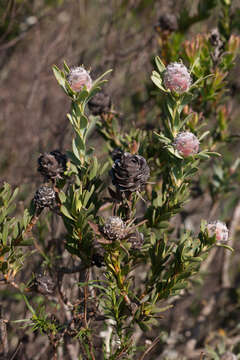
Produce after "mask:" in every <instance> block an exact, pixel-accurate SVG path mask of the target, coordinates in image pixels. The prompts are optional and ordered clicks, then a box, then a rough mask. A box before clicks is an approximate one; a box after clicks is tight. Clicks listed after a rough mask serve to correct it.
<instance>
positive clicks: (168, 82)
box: [163, 62, 192, 94]
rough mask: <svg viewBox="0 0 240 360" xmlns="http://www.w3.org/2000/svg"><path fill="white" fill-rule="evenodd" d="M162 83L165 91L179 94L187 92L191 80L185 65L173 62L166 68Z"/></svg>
mask: <svg viewBox="0 0 240 360" xmlns="http://www.w3.org/2000/svg"><path fill="white" fill-rule="evenodd" d="M163 82H164V86H165V88H166V89H169V90H171V91H175V92H176V93H179V94H181V93H184V92H186V91H188V90H189V88H190V86H191V83H192V79H191V76H190V74H189V72H188V69H187V68H186V66H185V65H183V64H182V63H177V62H174V63H171V64H169V65H168V66H167V68H166V70H165V72H164V74H163Z"/></svg>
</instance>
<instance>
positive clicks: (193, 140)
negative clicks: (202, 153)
mask: <svg viewBox="0 0 240 360" xmlns="http://www.w3.org/2000/svg"><path fill="white" fill-rule="evenodd" d="M174 147H175V149H177V151H178V152H179V154H180V155H181V156H183V157H188V156H190V155H194V154H197V153H198V150H199V141H198V138H197V137H196V136H195V135H194V134H193V133H191V132H189V131H186V132H180V133H178V134H177V137H176V138H175V140H174Z"/></svg>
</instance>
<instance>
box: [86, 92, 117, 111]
mask: <svg viewBox="0 0 240 360" xmlns="http://www.w3.org/2000/svg"><path fill="white" fill-rule="evenodd" d="M111 106H112V101H111V98H110V96H109V95H107V94H105V93H104V92H99V93H97V94H96V95H94V96H93V97H92V98H91V99H90V100H89V102H88V107H89V109H90V111H91V113H92V114H93V115H102V114H105V113H109V112H110V110H111Z"/></svg>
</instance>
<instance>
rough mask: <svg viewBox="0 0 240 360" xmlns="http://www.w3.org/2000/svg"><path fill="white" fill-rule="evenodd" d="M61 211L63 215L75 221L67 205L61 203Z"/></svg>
mask: <svg viewBox="0 0 240 360" xmlns="http://www.w3.org/2000/svg"><path fill="white" fill-rule="evenodd" d="M60 211H61V213H62V214H63V215H65V216H66V217H67V218H69V219H71V220H73V221H75V219H74V218H73V217H72V215H71V214H70V213H69V211H68V209H67V208H66V206H64V205H61V207H60Z"/></svg>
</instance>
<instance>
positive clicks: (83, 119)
mask: <svg viewBox="0 0 240 360" xmlns="http://www.w3.org/2000/svg"><path fill="white" fill-rule="evenodd" d="M87 125H88V118H87V117H86V116H85V115H82V116H81V118H80V129H86V128H87Z"/></svg>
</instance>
